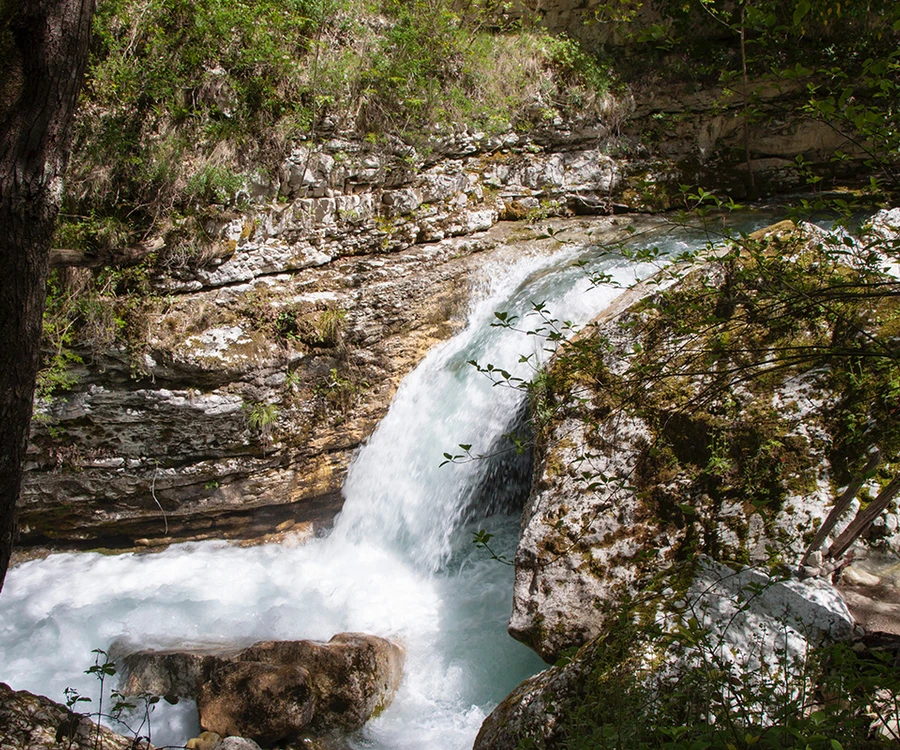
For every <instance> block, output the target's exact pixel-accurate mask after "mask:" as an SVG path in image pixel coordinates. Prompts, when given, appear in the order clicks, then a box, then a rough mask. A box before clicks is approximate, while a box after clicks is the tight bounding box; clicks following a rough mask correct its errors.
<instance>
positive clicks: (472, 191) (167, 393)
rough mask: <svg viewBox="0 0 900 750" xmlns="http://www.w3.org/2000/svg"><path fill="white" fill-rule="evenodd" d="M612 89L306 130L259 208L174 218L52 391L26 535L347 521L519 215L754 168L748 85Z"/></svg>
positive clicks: (231, 529)
mask: <svg viewBox="0 0 900 750" xmlns="http://www.w3.org/2000/svg"><path fill="white" fill-rule="evenodd" d="M779 96H781V94H780V93H779V92H777V91H775V90H773V91H772V92H771V98H772V101H773V102H774V101H775V100H777V99H778V97H779ZM614 109H615V111H613V110H611V111H610V112H608V113H606V114H604V115H603V116H601V117H599V119H593V120H581V121H578V122H564V121H562V120H561V119H560V118H556V119H555V120H554V121H553V122H552V123H550V122H548V123H547V126H546V128H544V129H538V130H536V131H534V132H532V133H530V134H522V133H516V132H513V131H508V132H505V133H499V134H488V133H481V132H471V131H470V130H468V129H467V128H465V127H460V128H458V129H457V130H456V131H454V132H449V131H448V132H437V133H435V134H434V136H433V137H432V138H431V140H430V142H429V143H428V144H427V146H425V147H421V148H419V149H418V150H417V149H415V148H413V147H411V146H408V145H406V144H404V143H401V142H399V141H388V142H386V143H382V144H379V145H377V146H375V145H372V144H367V143H360V142H359V141H354V140H348V139H342V138H338V137H335V138H333V139H332V140H330V141H328V142H325V143H321V144H317V145H313V144H306V145H304V144H301V145H299V146H298V147H297V148H296V149H295V150H294V151H293V152H292V153H291V154H290V155H289V156H288V157H287V158H286V159H285V160H284V161H283V163H282V164H281V166H280V169H279V170H278V173H277V174H276V175H274V176H272V177H263V176H262V175H260V176H258V177H257V178H255V179H254V180H253V181H251V183H250V184H248V185H247V188H246V191H245V193H244V194H243V196H242V200H243V201H244V203H243V204H242V205H243V208H242V209H241V210H232V209H228V210H226V209H225V208H224V207H221V206H220V207H211V208H210V211H209V218H208V219H207V220H206V224H205V227H204V236H203V237H198V238H194V240H192V242H193V245H191V242H188V243H187V247H186V248H185V246H184V245H185V240H184V238H183V237H182V236H181V235H180V233H179V231H176V230H178V227H177V226H175V227H173V228H172V231H171V232H169V233H167V234H166V235H165V236H162V237H159V238H156V239H155V240H153V241H151V242H148V244H147V248H151V249H154V250H155V251H158V252H160V253H161V254H162V255H165V256H166V257H167V258H168V259H169V261H168V265H166V266H164V267H157V269H156V271H155V272H154V273H153V275H152V276H151V277H150V278H147V279H144V282H143V283H144V285H145V286H146V287H148V289H149V292H147V294H148V295H149V296H145V297H144V298H143V299H141V298H137V297H133V298H131V301H132V302H133V303H134V307H135V309H137V311H138V312H137V313H133V314H131V320H130V321H129V323H128V326H129V330H128V332H127V333H128V335H127V337H126V338H127V341H125V342H120V343H119V344H115V345H113V346H112V347H109V346H108V345H105V346H103V347H100V348H99V349H96V348H95V349H94V350H93V351H90V352H82V355H83V357H84V360H85V363H86V364H84V365H83V366H78V367H75V368H74V374H75V375H77V376H78V382H77V384H76V385H75V386H74V387H73V388H72V389H71V390H69V391H68V392H64V393H59V394H57V397H56V398H54V399H53V400H52V401H51V402H47V403H39V404H38V405H37V419H36V420H35V422H34V427H33V434H32V442H31V448H30V453H29V462H28V466H27V475H26V479H25V484H24V487H23V491H22V496H21V502H20V509H21V510H20V528H21V543H22V544H24V545H26V546H27V545H35V544H48V543H49V544H68V545H81V546H97V545H106V546H114V547H121V546H132V545H134V544H157V543H165V542H166V541H169V540H172V539H185V538H202V537H209V536H216V537H223V536H226V537H227V536H231V535H237V536H260V535H263V534H266V533H271V532H274V531H275V530H279V531H284V530H286V529H288V528H289V527H292V525H293V526H295V530H302V531H304V533H309V532H311V531H312V530H314V529H315V528H316V527H319V526H322V525H326V524H328V523H329V522H330V520H331V519H332V518H333V516H334V514H335V513H336V512H337V510H338V509H339V508H340V505H341V499H340V487H341V484H342V481H343V477H344V475H345V473H346V468H347V465H348V463H349V460H350V458H351V456H352V454H353V451H354V450H355V449H356V448H357V447H358V446H359V445H360V443H361V441H362V440H364V439H365V437H366V436H367V435H368V434H369V433H370V432H371V430H372V429H373V428H374V426H375V424H377V422H378V420H379V419H380V418H381V416H382V415H383V414H384V413H385V411H386V409H387V407H388V404H389V402H390V398H391V395H392V394H393V392H394V389H395V388H396V386H397V384H398V382H399V380H400V379H401V378H402V377H403V375H404V374H406V373H407V372H408V371H409V370H410V369H411V368H412V367H413V366H414V365H415V363H416V362H417V361H418V360H419V359H420V358H421V357H422V356H423V354H424V353H425V352H426V351H427V349H428V347H429V346H431V345H432V344H433V343H435V342H436V341H438V340H440V339H442V338H445V337H447V336H449V335H450V334H451V333H452V332H453V331H454V330H455V328H456V327H457V326H458V325H459V324H460V323H461V321H462V320H463V319H464V316H465V310H466V304H467V302H466V300H467V298H468V289H467V285H468V279H469V278H470V277H471V276H472V274H473V273H474V272H475V269H476V268H477V267H478V266H479V264H480V263H481V262H487V255H486V254H485V253H484V251H486V250H487V251H490V252H494V250H493V248H500V247H501V246H503V245H504V243H505V242H506V240H505V239H504V236H505V235H507V234H509V232H508V231H507V230H504V229H503V228H502V226H501V227H498V222H502V221H504V220H524V221H525V222H528V223H533V222H538V221H541V220H542V219H545V218H547V217H549V216H558V215H572V214H597V213H600V214H604V213H611V212H618V211H629V210H636V209H646V208H660V207H668V206H670V205H673V204H677V202H678V200H679V197H678V195H679V194H678V188H677V186H678V185H679V184H682V183H686V182H692V181H700V180H702V179H707V178H710V179H712V178H713V177H715V180H717V181H718V182H719V183H720V184H722V183H726V182H730V184H732V186H733V185H735V184H741V183H743V182H746V179H745V175H744V176H741V172H740V170H741V168H742V167H741V166H740V164H736V163H735V161H734V159H733V157H732V156H730V155H731V154H732V150H731V149H732V147H733V146H734V144H735V143H737V142H739V141H740V135H741V132H742V131H741V129H740V127H739V126H738V125H737V124H736V123H737V121H738V120H737V118H738V117H739V114H738V113H739V109H738V104H737V103H736V102H732V103H731V104H729V103H727V102H726V104H725V107H724V109H723V108H722V106H721V102H716V101H715V97H714V95H713V93H712V92H710V93H709V94H707V95H701V94H696V93H694V94H692V95H690V96H688V95H686V94H684V95H682V94H679V92H674V91H670V92H668V93H667V94H666V95H665V96H663V95H662V94H660V93H658V92H657V93H655V94H654V95H653V96H651V97H647V98H646V99H645V103H644V104H641V105H640V106H639V107H636V108H633V111H632V112H631V113H630V114H629V112H628V106H626V104H623V103H620V105H617V109H616V108H614ZM657 115H660V117H657ZM667 118H674V120H675V121H677V123H678V126H677V128H675V129H671V130H670V129H666V128H665V127H664V126H665V124H666V123H667V122H668V120H667ZM648 123H653V124H654V126H659V127H660V128H662V130H661V131H660V132H658V133H656V135H653V134H652V132H651V130H648ZM793 127H795V126H794V125H792V124H791V123H790V122H781V121H780V122H779V123H778V124H777V127H776V128H775V131H778V132H782V131H784V130H785V128H787V129H788V130H790V129H791V128H793ZM775 131H773V130H771V129H765V128H762V127H760V130H759V133H758V136H757V138H756V140H754V143H757V142H758V143H759V144H760V148H763V144H766V145H765V154H766V155H767V156H766V158H770V157H771V155H772V154H774V153H776V152H777V153H782V152H783V153H784V154H785V156H787V155H788V154H789V155H790V158H793V156H794V155H795V154H796V153H797V151H798V149H800V150H802V149H807V150H808V151H810V153H813V152H814V153H813V155H815V154H820V153H824V151H827V150H828V149H829V148H831V147H832V146H833V145H834V144H833V143H831V142H828V143H824V141H823V142H819V141H816V139H815V138H812V140H810V139H808V138H806V139H805V140H804V138H800V137H799V136H798V138H799V140H797V139H794V140H791V139H790V138H787V139H782V140H781V141H778V139H777V138H775ZM648 134H650V135H648ZM648 138H650V139H651V140H650V141H647V142H644V141H646V140H647V139H648ZM771 144H780V145H779V146H778V147H777V148H776V147H775V146H772V145H771ZM778 149H781V151H779V150H778ZM611 154H612V155H611ZM779 158H780V157H779ZM722 159H725V161H724V162H723V161H722ZM729 159H730V161H729ZM776 161H777V159H776ZM782 161H783V160H782ZM778 164H781V162H778ZM723 165H724V166H723ZM728 165H730V166H728ZM779 169H780V167H779ZM773 174H774V175H775V176H774V179H775V180H776V184H780V185H789V184H793V182H792V180H794V179H795V175H792V174H788V173H787V172H785V173H782V172H778V170H776V172H775V173H773ZM492 227H498V228H497V229H495V230H492V229H491V228H492ZM489 230H490V231H489ZM485 232H487V234H485ZM176 245H177V247H176ZM480 256H484V259H485V260H484V261H482V260H479V259H477V258H478V257H480ZM57 262H59V263H73V262H74V263H77V262H86V261H85V259H81V260H80V261H79V259H78V258H71V257H62V256H60V257H58V258H57ZM118 314H119V313H118V312H117V313H115V315H118ZM134 319H136V321H137V322H135V320H134ZM297 524H299V525H297Z"/></svg>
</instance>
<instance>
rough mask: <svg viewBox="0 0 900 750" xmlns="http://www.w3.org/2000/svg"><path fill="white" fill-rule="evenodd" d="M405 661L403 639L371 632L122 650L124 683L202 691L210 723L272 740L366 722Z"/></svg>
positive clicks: (172, 692) (194, 694)
mask: <svg viewBox="0 0 900 750" xmlns="http://www.w3.org/2000/svg"><path fill="white" fill-rule="evenodd" d="M403 662H404V652H403V649H402V648H401V647H400V646H398V645H397V644H395V643H392V642H391V641H389V640H387V639H385V638H379V637H378V636H374V635H368V634H365V633H339V634H338V635H335V636H334V637H333V638H332V639H331V640H330V641H328V642H327V643H319V642H317V641H262V642H260V643H257V644H255V645H253V646H251V647H249V648H246V649H243V650H240V651H234V652H229V653H217V654H211V653H192V652H177V651H141V652H137V653H134V654H130V655H128V656H125V657H124V658H123V665H124V667H125V670H124V672H125V678H124V681H123V683H122V687H121V690H122V691H123V692H124V693H126V694H128V695H139V694H142V693H151V694H154V695H163V696H168V697H169V698H170V699H177V698H193V699H196V700H197V707H198V711H199V713H200V723H201V726H203V728H204V729H206V730H208V731H210V732H216V733H218V734H220V735H227V734H235V735H241V736H245V737H251V738H253V739H254V740H256V741H258V742H260V743H262V744H265V743H268V742H274V741H276V740H279V739H284V738H287V737H298V736H300V734H311V735H313V736H322V735H327V734H330V733H334V732H338V733H344V732H351V731H354V730H356V729H359V728H360V727H361V726H362V725H363V724H365V722H366V721H367V720H368V719H370V718H371V717H372V716H373V715H375V714H377V713H378V712H380V711H381V710H383V709H384V708H385V707H386V706H388V705H389V704H390V702H391V700H392V699H393V697H394V693H395V692H396V690H397V688H398V686H399V684H400V680H401V678H402V675H403ZM289 703H291V704H292V705H293V708H290V710H288V708H287V704H289ZM270 704H271V706H273V707H279V706H280V708H277V710H276V708H269V707H267V706H270ZM276 714H277V715H276Z"/></svg>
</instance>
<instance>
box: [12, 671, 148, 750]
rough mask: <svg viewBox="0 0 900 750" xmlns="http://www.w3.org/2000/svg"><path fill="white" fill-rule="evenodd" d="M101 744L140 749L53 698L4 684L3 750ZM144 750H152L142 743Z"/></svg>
mask: <svg viewBox="0 0 900 750" xmlns="http://www.w3.org/2000/svg"><path fill="white" fill-rule="evenodd" d="M98 732H99V735H98V734H97V733H98ZM98 738H99V739H98ZM98 744H99V746H100V747H102V748H104V750H133V749H134V748H135V747H136V746H135V744H134V740H133V739H128V738H127V737H123V736H122V735H120V734H116V733H115V732H113V731H111V730H109V729H107V728H106V727H98V726H97V725H96V724H94V723H93V722H92V721H90V720H89V719H88V718H86V717H85V716H83V715H81V714H76V713H74V712H72V711H70V710H69V709H68V708H66V707H65V706H63V705H61V704H59V703H56V702H55V701H52V700H50V699H49V698H45V697H43V696H41V695H32V694H31V693H28V692H26V691H24V690H18V691H15V690H12V689H11V688H10V687H9V686H8V685H5V684H3V683H0V748H3V750H60V748H65V750H95V749H96V748H97V747H98ZM140 748H141V750H152V748H151V747H150V746H149V745H148V744H147V743H141V744H140Z"/></svg>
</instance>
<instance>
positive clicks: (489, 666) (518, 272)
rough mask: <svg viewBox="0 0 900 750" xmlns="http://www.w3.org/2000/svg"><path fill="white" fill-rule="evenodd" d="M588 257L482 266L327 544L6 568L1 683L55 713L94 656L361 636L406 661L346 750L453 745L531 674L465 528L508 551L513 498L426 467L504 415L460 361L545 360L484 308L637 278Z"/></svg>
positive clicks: (506, 587)
mask: <svg viewBox="0 0 900 750" xmlns="http://www.w3.org/2000/svg"><path fill="white" fill-rule="evenodd" d="M702 241H703V238H702V237H700V239H699V242H702ZM636 242H642V243H645V244H650V245H653V244H655V245H657V246H659V247H660V248H661V249H662V250H664V251H666V252H676V253H677V252H680V251H681V250H684V249H687V248H688V247H689V243H690V242H692V243H694V244H696V243H697V242H698V239H697V237H696V236H694V237H686V236H685V235H684V234H680V235H678V234H673V233H667V234H665V235H660V234H656V233H655V232H651V233H649V234H648V235H647V236H646V237H642V238H641V239H640V240H636ZM601 255H602V253H601V251H600V248H599V247H597V246H591V245H587V246H585V245H583V244H581V243H573V244H566V243H560V245H559V248H558V250H557V251H556V252H554V253H552V254H551V255H547V254H527V253H526V254H523V256H522V257H521V258H520V259H518V260H517V261H515V262H513V263H509V264H506V265H503V266H499V265H498V266H495V267H494V268H493V269H492V272H491V275H490V278H486V279H484V282H483V283H482V284H481V293H480V294H479V295H478V300H477V301H476V302H475V303H474V304H473V306H472V310H471V312H470V315H469V323H468V325H467V327H466V328H465V330H464V331H462V332H461V333H459V334H458V335H457V336H455V337H454V338H453V339H451V340H449V341H447V342H446V343H444V344H442V345H440V346H438V347H437V348H435V349H434V350H433V351H431V353H430V354H429V355H428V356H427V357H426V359H425V360H424V361H423V362H422V364H421V365H420V366H419V367H418V368H417V369H416V370H415V371H414V372H413V373H411V374H410V375H409V376H408V377H407V378H406V379H405V381H404V382H403V384H402V385H401V387H400V389H399V391H398V393H397V395H396V397H395V399H394V401H393V403H392V406H391V409H390V412H389V413H388V415H387V417H386V418H385V419H384V420H383V421H382V423H381V424H380V426H379V427H378V429H377V430H376V431H375V433H374V434H373V435H372V436H371V438H370V439H369V441H368V442H367V443H366V445H365V446H364V447H363V449H362V450H361V451H360V452H359V454H358V455H357V457H356V459H355V460H354V463H353V465H352V466H351V470H350V474H349V476H348V479H347V481H346V483H345V487H344V494H345V505H344V510H343V512H342V514H341V515H340V516H339V518H338V520H337V523H336V525H335V527H334V529H333V531H332V532H331V533H330V534H329V535H328V536H326V537H323V538H319V539H315V540H313V541H310V542H308V543H306V544H296V545H292V544H290V543H286V544H282V545H267V546H259V547H250V548H240V547H236V546H231V545H228V544H226V543H222V542H208V543H197V544H185V545H179V546H173V547H171V548H169V549H168V550H166V551H165V552H162V553H159V554H154V555H135V554H126V555H119V556H103V555H100V554H96V553H89V554H59V555H53V556H51V557H49V558H47V559H46V560H41V561H32V562H28V563H24V564H22V565H20V566H19V567H17V568H16V569H14V570H13V571H12V572H11V574H10V576H9V579H8V581H7V584H6V587H5V589H4V592H3V615H2V621H0V654H2V656H0V679H2V680H4V681H7V682H8V683H10V684H11V685H12V686H13V687H14V688H16V689H26V690H30V691H33V692H37V693H43V694H46V695H48V696H50V697H52V698H55V699H57V700H61V699H62V697H63V691H64V689H65V688H66V687H75V688H77V689H78V690H79V691H80V692H81V693H82V694H84V695H91V694H92V691H93V689H94V686H93V685H92V684H91V679H90V678H88V677H86V676H85V675H83V673H82V672H83V670H84V669H85V668H86V667H87V666H89V662H90V659H91V656H90V652H91V649H93V648H104V649H112V650H113V651H114V652H125V651H127V650H131V649H138V648H147V647H175V646H178V647H181V646H185V645H190V644H203V645H222V646H233V645H246V644H249V643H252V642H254V641H257V640H261V639H294V638H312V639H322V640H325V639H328V638H330V637H331V636H332V635H333V634H334V633H337V632H341V631H366V632H370V633H374V634H378V635H382V636H386V637H390V638H393V639H395V640H398V641H400V642H402V643H403V644H404V645H405V647H406V648H407V653H408V657H407V667H406V676H405V678H404V682H403V684H402V686H401V688H400V691H399V693H398V694H397V697H396V699H395V701H394V703H393V705H392V706H391V707H389V708H388V710H386V711H385V712H384V713H383V714H382V715H381V716H379V717H378V718H376V719H374V720H373V721H371V722H370V723H369V725H368V726H367V727H366V728H365V730H364V731H363V733H362V736H361V737H359V738H357V740H356V742H357V743H358V744H359V746H360V747H367V748H384V749H385V750H387V749H388V748H392V749H394V750H397V749H399V748H410V749H412V748H421V747H425V746H427V747H432V748H438V749H439V750H461V749H462V748H467V747H470V746H471V744H472V741H473V739H474V736H475V734H476V732H477V731H478V728H479V726H480V724H481V722H482V720H483V719H484V717H485V715H486V714H487V712H488V711H489V710H490V709H491V708H492V707H493V705H495V704H496V703H497V702H498V701H499V700H501V699H502V698H503V697H504V696H505V695H506V694H507V693H508V692H509V691H510V690H511V689H512V688H513V687H514V686H515V685H516V684H517V683H518V682H519V681H521V680H522V679H524V678H525V677H527V676H528V675H529V674H532V673H533V672H535V671H537V670H538V669H539V668H541V666H542V663H541V662H540V661H539V660H538V659H537V657H536V656H534V655H533V654H532V653H531V652H530V651H529V650H528V649H527V648H526V647H524V646H522V645H521V644H519V643H516V642H515V641H513V640H512V639H511V638H509V637H508V636H507V634H506V622H507V619H508V616H509V611H510V591H511V583H512V571H511V569H510V568H508V567H507V566H504V565H499V564H497V563H496V562H494V561H492V560H490V559H488V558H487V556H486V555H485V553H484V552H482V551H481V550H478V549H476V548H475V547H474V546H473V545H472V544H471V535H472V531H474V530H476V529H478V528H480V527H482V526H485V527H489V528H490V531H491V532H492V533H494V534H496V539H495V541H496V544H497V549H498V550H500V551H501V552H505V553H507V554H510V555H511V552H512V550H513V549H514V547H515V543H516V537H517V533H518V518H517V517H516V513H515V502H512V501H511V500H510V498H508V497H506V498H504V501H503V502H502V503H498V502H497V498H496V497H492V496H490V495H491V493H490V492H485V488H486V487H488V488H490V487H493V488H495V489H496V488H497V483H491V482H489V481H486V480H485V474H486V473H487V472H489V471H492V470H496V465H494V468H493V469H492V465H491V463H490V462H477V461H476V462H472V463H465V464H460V465H450V466H443V467H441V466H440V463H441V460H442V455H443V453H444V451H448V450H452V449H453V448H454V447H455V446H456V445H458V444H459V443H466V444H468V443H471V444H472V445H473V452H482V451H486V450H489V449H490V448H491V447H492V445H494V444H495V443H496V441H497V440H498V438H499V436H501V435H502V434H503V433H505V432H508V431H509V430H510V429H511V428H512V427H513V426H514V424H515V421H516V419H517V416H518V414H519V413H520V410H521V405H522V398H523V396H522V394H521V393H520V392H519V391H516V390H512V389H505V388H498V387H492V386H491V384H490V382H488V380H487V379H486V378H484V377H483V376H482V375H480V374H479V373H478V372H477V371H476V369H475V368H473V367H471V366H470V365H469V364H468V362H469V361H470V360H476V361H478V362H480V363H482V364H487V363H495V364H497V365H498V366H502V367H504V368H506V369H507V370H509V371H510V372H511V373H512V374H515V375H518V376H520V377H528V375H529V373H530V370H529V367H530V364H529V363H519V364H515V363H516V362H517V361H518V360H519V359H520V357H521V356H522V355H523V354H531V353H532V352H533V353H535V354H536V355H539V356H546V352H543V351H542V343H541V341H540V340H539V339H537V338H536V337H526V336H523V335H522V334H521V333H518V332H516V331H513V330H509V329H507V328H502V327H491V326H490V323H491V321H492V320H495V318H494V312H495V311H498V310H503V311H507V312H508V313H509V314H510V315H517V316H519V317H520V318H521V317H523V316H525V315H526V314H527V313H528V312H529V311H530V310H531V308H532V305H533V304H534V303H536V302H544V303H546V304H547V307H548V308H549V309H550V310H552V311H553V314H554V316H555V317H558V318H560V319H561V320H567V321H571V322H572V323H573V324H575V325H576V326H577V325H582V324H584V323H585V322H587V321H588V320H589V319H590V318H591V317H593V316H594V315H595V314H596V313H597V312H598V311H600V310H602V309H603V308H604V307H605V306H606V305H607V304H608V303H609V302H610V301H611V300H612V299H613V298H615V297H616V296H617V295H618V294H619V292H620V289H619V288H618V287H616V286H614V285H601V286H593V285H592V284H591V282H590V280H589V278H588V273H599V272H603V273H607V274H610V275H611V276H613V277H614V278H615V279H616V280H617V281H618V282H619V283H621V284H628V283H631V282H632V281H634V280H635V279H636V278H637V277H638V276H639V275H641V274H646V273H648V272H650V271H651V270H652V266H650V265H649V264H648V265H643V266H638V265H636V264H634V263H632V262H631V261H627V260H625V259H623V258H621V257H618V256H605V257H601ZM526 347H532V349H526ZM516 367H517V368H520V369H519V370H515V369H514V368H516ZM521 484H522V489H523V490H524V491H526V492H527V482H522V483H521ZM523 499H524V498H522V497H520V498H518V501H519V502H521V501H522V500H523ZM498 505H499V506H502V507H498ZM511 506H512V507H511ZM488 514H492V515H491V516H490V518H489V519H485V516H486V515H488ZM197 731H198V728H197V726H196V716H195V714H194V713H193V709H192V707H191V706H189V705H185V704H184V703H182V704H180V705H178V706H175V707H167V708H166V709H164V710H161V711H159V712H157V715H155V716H154V726H153V740H154V742H155V743H156V744H179V743H183V742H184V741H185V740H186V739H187V738H188V737H190V736H192V735H193V734H196V733H197Z"/></svg>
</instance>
